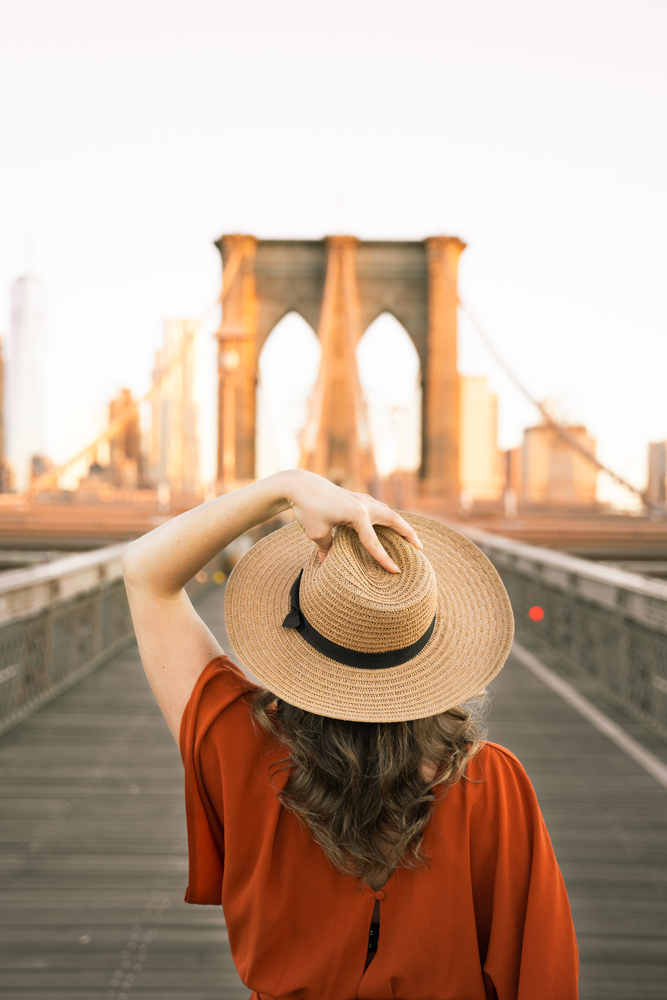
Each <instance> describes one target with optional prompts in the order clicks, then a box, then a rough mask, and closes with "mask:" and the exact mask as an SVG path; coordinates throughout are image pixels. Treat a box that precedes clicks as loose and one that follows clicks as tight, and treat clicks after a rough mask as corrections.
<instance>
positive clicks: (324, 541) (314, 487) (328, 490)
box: [286, 470, 422, 573]
mask: <svg viewBox="0 0 667 1000" xmlns="http://www.w3.org/2000/svg"><path fill="white" fill-rule="evenodd" d="M286 475H288V476H289V480H288V484H287V485H288V495H287V499H288V502H289V505H290V507H291V508H292V510H293V511H294V516H295V518H296V520H297V521H298V522H299V524H300V525H301V527H302V528H303V530H304V531H305V533H306V535H307V536H308V538H310V539H311V540H312V541H313V542H315V544H316V545H317V551H318V554H319V557H320V559H322V560H324V559H326V556H327V552H328V551H329V549H330V548H331V542H332V529H333V528H335V527H336V526H337V525H339V524H349V525H350V527H352V528H354V530H355V531H356V532H357V534H358V535H359V541H360V542H361V544H362V545H363V546H364V548H366V549H368V551H369V552H370V554H371V555H372V556H373V558H374V559H376V560H377V562H379V564H380V565H381V566H383V567H384V568H385V569H386V570H389V572H390V573H400V570H399V568H398V566H397V565H396V563H395V562H394V561H393V559H390V557H389V556H388V555H387V553H386V552H385V550H384V548H383V547H382V545H381V544H380V542H379V540H378V537H377V535H376V534H375V531H374V530H373V525H374V524H382V525H385V526H386V527H387V528H393V529H394V531H397V532H398V534H399V535H402V536H403V538H405V539H406V540H407V541H408V542H411V543H412V545H414V546H415V548H416V549H421V548H422V543H421V542H420V541H419V539H418V538H417V535H416V534H415V532H414V530H413V529H412V528H411V527H410V525H409V524H408V523H407V521H404V520H403V518H402V517H400V516H399V515H398V514H396V512H395V511H393V510H391V509H390V508H389V507H388V506H387V504H386V503H382V501H381V500H375V499H374V498H373V497H371V496H368V494H367V493H351V492H350V491H349V490H343V489H341V487H340V486H334V484H333V483H330V482H329V480H328V479H323V478H322V477H321V476H316V475H314V474H313V473H311V472H303V471H300V470H298V471H297V470H295V471H294V472H292V473H288V474H286Z"/></svg>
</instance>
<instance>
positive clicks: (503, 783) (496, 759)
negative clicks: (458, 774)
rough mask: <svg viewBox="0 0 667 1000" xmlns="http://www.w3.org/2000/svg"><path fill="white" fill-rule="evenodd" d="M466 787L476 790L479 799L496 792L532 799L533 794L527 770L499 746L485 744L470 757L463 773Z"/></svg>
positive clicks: (513, 755)
mask: <svg viewBox="0 0 667 1000" xmlns="http://www.w3.org/2000/svg"><path fill="white" fill-rule="evenodd" d="M466 778H467V779H468V780H467V781H466V785H469V784H472V785H475V786H479V789H480V793H481V794H482V795H489V794H492V795H493V794H496V793H497V791H498V789H499V788H502V789H503V793H504V794H507V793H508V792H510V790H513V791H514V792H515V793H516V794H519V795H521V796H522V797H523V796H526V795H527V796H528V797H530V798H534V795H535V792H534V790H533V786H532V784H531V781H530V778H529V777H528V775H527V774H526V770H525V768H524V766H523V764H522V763H521V761H520V760H519V758H518V757H517V756H515V754H513V753H512V751H511V750H508V749H507V747H503V746H501V745H500V744H499V743H492V742H491V741H490V740H487V741H485V742H484V744H483V745H482V747H481V749H480V750H479V752H478V753H477V754H476V755H475V756H474V757H473V759H472V760H471V762H470V764H469V765H468V770H467V772H466Z"/></svg>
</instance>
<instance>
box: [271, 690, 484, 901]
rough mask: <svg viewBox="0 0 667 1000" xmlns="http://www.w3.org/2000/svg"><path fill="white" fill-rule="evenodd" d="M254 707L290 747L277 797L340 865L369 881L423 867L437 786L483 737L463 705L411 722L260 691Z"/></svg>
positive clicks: (454, 775) (460, 772) (461, 769)
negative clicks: (346, 714) (317, 708)
mask: <svg viewBox="0 0 667 1000" xmlns="http://www.w3.org/2000/svg"><path fill="white" fill-rule="evenodd" d="M252 711H253V718H254V720H255V722H256V723H257V724H258V726H259V727H261V729H262V730H263V731H264V732H265V733H267V734H268V735H269V736H271V737H272V738H273V739H274V740H275V741H276V742H277V743H279V744H281V745H282V746H283V747H284V748H285V750H286V756H285V757H284V758H283V759H282V760H280V761H278V763H277V764H276V766H275V770H274V772H273V773H274V774H276V773H278V772H279V771H282V770H289V772H290V774H289V778H288V780H287V784H286V785H285V788H284V789H283V790H282V791H280V792H278V798H279V800H280V802H281V803H282V805H283V806H284V807H285V808H286V809H289V810H290V812H293V813H294V814H295V815H296V816H297V817H298V818H299V819H300V820H302V821H303V822H305V823H306V824H307V826H308V827H309V829H310V832H311V834H312V836H313V838H314V840H315V841H316V842H317V843H318V844H319V845H320V847H321V848H322V850H323V851H324V853H325V854H326V856H327V858H328V859H329V861H330V862H331V863H332V864H333V865H334V866H335V867H336V868H338V869H339V871H341V872H344V873H345V874H349V875H355V876H356V877H357V878H359V879H360V880H362V881H363V882H366V883H368V884H373V883H380V882H383V881H384V880H386V879H387V878H388V877H389V875H390V874H391V872H392V871H393V870H394V868H397V867H401V868H411V869H417V868H427V867H428V859H427V858H426V857H425V856H424V854H423V852H422V841H423V839H424V830H425V827H426V824H427V823H428V820H429V816H430V815H431V810H432V807H433V804H434V803H435V801H436V797H435V793H434V789H435V788H436V787H437V786H439V785H451V784H454V783H455V782H457V781H459V780H460V779H461V778H462V777H464V775H465V771H466V768H467V766H468V763H469V761H470V760H471V759H472V758H473V757H474V756H475V754H476V753H477V752H478V751H479V749H480V748H481V746H482V743H483V740H484V737H485V735H486V734H485V730H484V728H483V726H482V725H481V723H480V722H479V720H478V718H476V717H475V716H473V714H472V713H471V712H470V711H468V710H467V708H465V707H456V708H451V709H449V710H448V711H447V712H443V713H442V714H440V715H434V716H430V717H429V718H426V719H414V720H412V721H409V722H347V721H343V720H341V719H329V718H326V717H325V716H322V715H315V714H313V713H312V712H306V711H303V710H302V709H300V708H295V707H294V706H293V705H289V704H288V703H287V702H284V701H281V699H279V698H276V696H275V695H274V694H271V692H270V691H259V692H258V693H257V694H256V695H255V696H254V698H253V702H252ZM425 764H426V766H427V767H428V765H431V767H430V770H431V772H435V774H434V776H433V777H431V778H430V779H429V778H428V776H427V775H425V774H424V765H425Z"/></svg>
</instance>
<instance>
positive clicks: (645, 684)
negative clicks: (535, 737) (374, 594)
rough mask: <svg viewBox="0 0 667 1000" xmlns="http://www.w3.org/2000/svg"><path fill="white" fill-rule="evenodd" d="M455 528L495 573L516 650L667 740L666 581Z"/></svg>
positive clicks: (495, 536) (480, 532)
mask: <svg viewBox="0 0 667 1000" xmlns="http://www.w3.org/2000/svg"><path fill="white" fill-rule="evenodd" d="M457 527H459V528H460V530H462V531H464V532H465V534H466V535H467V536H468V537H469V538H470V539H471V540H472V541H473V542H475V544H476V545H479V547H480V548H481V549H482V550H483V551H484V552H485V553H486V555H487V556H488V557H489V559H490V560H491V561H492V562H493V564H494V565H495V567H496V569H497V570H498V572H499V573H500V576H501V577H502V579H503V582H504V584H505V586H506V588H507V591H508V593H509V596H510V600H511V602H512V607H513V609H514V615H515V619H516V638H517V641H518V642H520V643H521V645H522V646H525V647H526V648H527V649H530V650H531V651H532V652H534V653H535V654H537V655H538V656H539V657H540V658H541V659H542V660H543V661H544V662H545V663H547V664H550V665H552V666H554V667H557V668H559V667H560V668H564V669H565V670H569V671H574V672H575V673H579V674H582V675H585V676H586V677H587V678H590V679H591V680H593V681H594V682H595V683H596V684H597V685H598V686H599V687H600V688H601V689H602V690H603V691H604V692H605V694H606V695H608V696H609V697H610V698H611V699H612V700H614V701H616V702H618V703H620V704H622V705H623V706H624V707H625V708H626V709H629V710H630V712H631V713H632V714H633V715H635V716H637V717H638V718H640V719H642V720H643V721H645V722H648V723H649V724H650V725H651V726H652V727H653V728H655V729H657V730H658V731H659V732H660V733H662V734H663V735H667V582H664V581H662V580H652V579H645V578H644V577H641V576H638V575H637V574H635V573H628V572H627V571H625V570H621V569H617V568H612V567H609V566H604V565H601V564H599V563H592V562H588V561H586V560H585V559H578V558H577V557H575V556H569V555H564V554H563V553H561V552H553V551H551V550H549V549H541V548H537V547H536V546H533V545H524V544H522V543H520V542H515V541H511V540H510V539H508V538H503V537H501V536H499V535H492V534H489V533H487V532H484V531H478V530H477V529H472V528H471V529H468V528H467V527H465V526H462V525H458V526H457ZM534 607H538V608H542V610H543V611H544V618H543V619H542V620H540V621H534V620H532V619H531V617H530V615H529V611H530V609H531V608H534Z"/></svg>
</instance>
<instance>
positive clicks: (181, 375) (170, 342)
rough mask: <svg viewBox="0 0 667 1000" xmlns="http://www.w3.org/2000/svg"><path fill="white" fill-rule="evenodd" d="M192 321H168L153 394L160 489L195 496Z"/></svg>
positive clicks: (154, 471) (155, 473)
mask: <svg viewBox="0 0 667 1000" xmlns="http://www.w3.org/2000/svg"><path fill="white" fill-rule="evenodd" d="M197 328H198V324H197V321H196V320H192V319H168V320H166V322H165V324H164V347H163V349H162V350H161V351H158V352H157V354H156V355H155V368H154V369H153V393H152V429H151V456H150V467H151V475H152V478H153V481H154V484H155V486H158V487H159V486H160V484H161V483H165V484H167V485H168V486H169V488H170V489H171V491H172V492H176V493H194V492H195V491H196V489H197V486H198V483H199V441H198V438H197V404H196V403H195V399H194V377H195V338H196V336H197Z"/></svg>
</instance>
